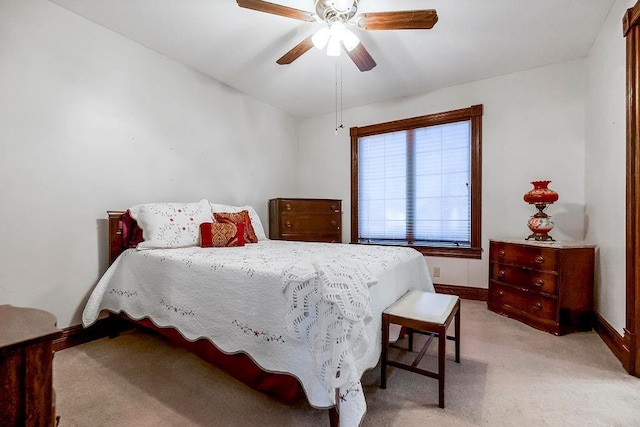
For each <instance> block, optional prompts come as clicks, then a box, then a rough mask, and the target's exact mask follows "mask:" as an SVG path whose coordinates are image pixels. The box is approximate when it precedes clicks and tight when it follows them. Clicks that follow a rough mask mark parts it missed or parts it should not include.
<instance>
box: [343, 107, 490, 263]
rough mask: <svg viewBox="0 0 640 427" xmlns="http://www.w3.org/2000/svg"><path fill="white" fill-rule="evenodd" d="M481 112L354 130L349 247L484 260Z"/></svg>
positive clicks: (451, 113)
mask: <svg viewBox="0 0 640 427" xmlns="http://www.w3.org/2000/svg"><path fill="white" fill-rule="evenodd" d="M481 133H482V105H474V106H472V107H469V108H464V109H461V110H455V111H448V112H445V113H438V114H431V115H427V116H422V117H414V118H411V119H405V120H398V121H394V122H388V123H380V124H375V125H370V126H364V127H354V128H351V242H352V243H361V244H383V245H406V246H411V247H414V248H416V249H418V250H419V251H421V252H422V253H423V254H425V255H432V256H455V257H464V258H480V257H481V246H480V236H481V233H480V196H481V141H482V135H481Z"/></svg>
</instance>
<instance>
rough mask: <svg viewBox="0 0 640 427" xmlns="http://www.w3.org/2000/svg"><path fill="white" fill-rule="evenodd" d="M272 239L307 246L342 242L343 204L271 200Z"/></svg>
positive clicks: (270, 235)
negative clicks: (311, 243)
mask: <svg viewBox="0 0 640 427" xmlns="http://www.w3.org/2000/svg"><path fill="white" fill-rule="evenodd" d="M269 238H270V239H277V240H298V241H305V242H333V243H340V242H342V201H341V200H335V199H271V200H269Z"/></svg>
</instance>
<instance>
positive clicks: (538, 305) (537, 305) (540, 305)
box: [533, 302, 542, 310]
mask: <svg viewBox="0 0 640 427" xmlns="http://www.w3.org/2000/svg"><path fill="white" fill-rule="evenodd" d="M533 309H534V310H542V304H540V303H539V302H537V303H535V304H533Z"/></svg>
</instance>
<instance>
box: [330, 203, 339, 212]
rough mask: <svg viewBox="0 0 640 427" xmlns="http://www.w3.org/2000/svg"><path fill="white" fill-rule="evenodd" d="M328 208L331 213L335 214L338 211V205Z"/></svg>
mask: <svg viewBox="0 0 640 427" xmlns="http://www.w3.org/2000/svg"><path fill="white" fill-rule="evenodd" d="M329 208H330V209H331V210H332V211H335V212H337V211H338V205H331V206H329Z"/></svg>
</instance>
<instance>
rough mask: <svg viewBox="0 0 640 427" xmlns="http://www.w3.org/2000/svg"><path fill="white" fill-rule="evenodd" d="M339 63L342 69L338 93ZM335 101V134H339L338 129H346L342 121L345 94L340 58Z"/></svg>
mask: <svg viewBox="0 0 640 427" xmlns="http://www.w3.org/2000/svg"><path fill="white" fill-rule="evenodd" d="M338 62H339V67H340V90H339V91H338ZM335 89H336V90H335V92H336V93H335V98H336V99H335V101H336V128H335V134H336V135H337V134H338V129H344V123H343V121H342V92H343V90H342V89H343V85H342V61H340V57H337V58H336V88H335ZM338 92H339V98H340V100H339V101H338ZM338 110H340V125H338Z"/></svg>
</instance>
